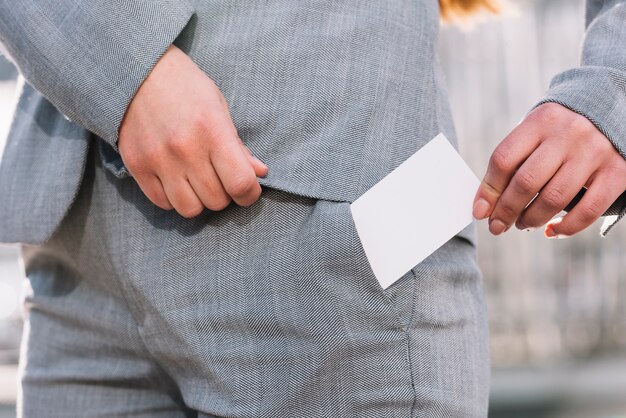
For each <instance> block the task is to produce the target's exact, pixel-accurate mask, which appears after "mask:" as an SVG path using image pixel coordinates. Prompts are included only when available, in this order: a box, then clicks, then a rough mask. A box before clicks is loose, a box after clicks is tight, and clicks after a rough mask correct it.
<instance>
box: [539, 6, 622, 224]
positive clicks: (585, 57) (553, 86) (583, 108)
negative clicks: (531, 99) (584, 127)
mask: <svg viewBox="0 0 626 418" xmlns="http://www.w3.org/2000/svg"><path fill="white" fill-rule="evenodd" d="M586 27H587V32H586V35H585V42H584V44H583V51H582V66H581V67H579V68H574V69H571V70H568V71H565V72H563V73H561V74H558V75H557V76H555V77H554V78H553V80H552V82H551V83H550V89H549V90H548V92H547V93H546V95H545V97H544V98H542V99H541V100H540V101H539V103H538V104H537V106H538V105H540V104H543V103H547V102H554V103H559V104H561V105H563V106H565V107H567V108H569V109H571V110H573V111H575V112H577V113H579V114H581V115H583V116H585V117H587V119H589V120H590V121H591V122H592V123H593V124H594V125H595V126H596V127H597V128H598V129H599V130H600V131H601V132H602V133H603V134H604V135H605V136H606V137H607V138H608V139H609V140H610V141H611V143H612V144H613V145H614V146H615V148H616V149H617V150H618V151H619V153H620V154H621V155H622V156H623V157H624V158H626V47H625V45H626V1H624V0H589V1H587V14H586ZM625 214H626V193H624V194H622V196H620V198H619V199H618V200H617V201H616V202H615V203H614V204H613V205H612V206H611V208H610V210H609V211H608V212H607V215H617V217H616V219H615V221H614V222H612V223H609V224H607V225H604V226H603V228H602V231H601V233H602V235H603V236H604V235H606V234H607V233H608V232H609V231H610V230H611V228H613V226H614V225H615V223H617V222H618V221H619V220H620V219H622V217H624V215H625Z"/></svg>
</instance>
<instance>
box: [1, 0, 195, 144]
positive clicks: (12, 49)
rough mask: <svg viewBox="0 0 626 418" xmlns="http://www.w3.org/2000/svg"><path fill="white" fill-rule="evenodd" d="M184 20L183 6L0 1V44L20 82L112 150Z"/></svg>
mask: <svg viewBox="0 0 626 418" xmlns="http://www.w3.org/2000/svg"><path fill="white" fill-rule="evenodd" d="M192 14H193V8H192V6H191V4H190V3H189V2H188V1H187V0H18V1H16V0H0V42H1V43H2V44H3V46H4V47H5V48H6V49H7V51H8V53H9V54H10V56H11V60H12V61H13V62H14V63H15V64H16V65H17V67H18V69H19V70H20V72H21V73H22V74H23V76H24V78H25V79H26V81H28V82H29V83H30V84H31V85H32V86H33V87H35V88H36V89H37V90H38V91H39V92H41V94H43V96H44V97H46V99H48V100H49V101H50V102H51V103H52V104H53V105H54V106H55V107H56V108H57V109H58V110H59V111H60V112H61V113H63V114H64V115H65V116H66V117H68V118H69V119H71V120H72V121H73V122H75V123H77V124H78V125H80V126H82V127H83V128H85V129H87V130H89V131H91V132H93V133H95V134H96V135H98V136H99V137H101V138H102V139H104V140H105V141H106V142H108V143H109V144H111V146H112V147H113V148H114V149H115V150H117V140H118V133H119V132H118V130H119V125H120V123H121V121H122V118H123V116H124V114H125V112H126V109H127V107H128V105H129V104H130V101H131V100H132V98H133V96H134V95H135V93H136V91H137V89H138V88H139V86H140V85H141V83H142V82H143V80H144V79H145V78H146V77H147V76H148V74H149V72H150V71H151V69H152V68H153V67H154V65H155V64H156V62H157V61H158V59H159V58H160V57H161V56H162V55H163V54H164V53H165V51H166V49H167V48H168V46H169V45H170V44H171V43H172V42H173V41H174V39H175V38H176V37H177V36H178V34H179V33H180V32H181V31H182V30H183V28H184V27H185V25H186V24H187V22H188V20H189V18H190V17H191V15H192Z"/></svg>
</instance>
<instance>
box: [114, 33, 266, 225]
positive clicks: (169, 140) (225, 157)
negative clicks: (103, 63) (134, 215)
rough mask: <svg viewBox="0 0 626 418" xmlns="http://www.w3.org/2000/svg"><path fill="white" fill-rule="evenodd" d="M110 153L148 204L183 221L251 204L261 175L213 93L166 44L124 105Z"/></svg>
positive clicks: (263, 167)
mask: <svg viewBox="0 0 626 418" xmlns="http://www.w3.org/2000/svg"><path fill="white" fill-rule="evenodd" d="M118 148H119V152H120V155H121V156H122V160H123V161H124V164H125V165H126V167H127V168H128V170H129V171H130V174H131V175H132V176H133V177H134V178H135V180H136V181H137V183H138V185H139V187H140V188H141V190H142V191H143V192H144V194H145V195H146V196H147V197H148V199H150V200H151V201H152V202H153V203H154V204H155V205H157V206H159V207H160V208H162V209H166V210H169V209H172V208H173V209H176V211H177V212H178V213H180V214H181V215H182V216H184V217H194V216H197V215H198V214H200V212H202V210H203V209H204V207H206V208H208V209H211V210H221V209H224V208H225V207H226V206H228V204H229V203H230V202H231V200H234V201H235V203H237V204H239V205H242V206H249V205H251V204H252V203H254V202H255V201H256V200H257V199H258V198H259V196H260V194H261V186H260V185H259V183H258V181H257V176H260V177H263V176H265V175H266V174H267V166H266V165H265V164H263V163H262V162H261V161H260V160H258V159H257V158H256V157H254V156H253V155H252V153H251V152H250V151H249V150H248V148H247V147H246V146H245V145H244V144H243V142H242V141H241V139H240V138H239V136H238V135H237V130H236V129H235V126H234V125H233V122H232V119H231V117H230V113H229V111H228V105H227V104H226V100H225V99H224V96H223V95H222V93H221V92H220V91H219V89H218V87H217V86H216V85H215V83H214V82H213V81H212V80H211V79H210V78H209V77H208V76H207V75H206V74H205V73H204V72H203V71H202V70H201V69H200V68H198V66H197V65H196V64H195V63H194V62H193V60H192V59H191V58H189V57H188V56H187V54H185V53H184V52H183V51H181V50H180V49H179V48H177V47H175V46H173V45H172V46H170V47H169V48H168V50H167V51H166V52H165V54H164V55H163V57H161V59H160V60H159V61H158V62H157V64H156V65H155V66H154V68H153V69H152V71H151V72H150V74H149V75H148V77H147V78H146V79H145V80H144V82H143V83H142V85H141V86H140V87H139V89H138V90H137V93H136V94H135V97H134V98H133V100H132V101H131V103H130V105H129V107H128V109H127V111H126V115H125V116H124V119H123V120H122V124H121V126H120V131H119V141H118Z"/></svg>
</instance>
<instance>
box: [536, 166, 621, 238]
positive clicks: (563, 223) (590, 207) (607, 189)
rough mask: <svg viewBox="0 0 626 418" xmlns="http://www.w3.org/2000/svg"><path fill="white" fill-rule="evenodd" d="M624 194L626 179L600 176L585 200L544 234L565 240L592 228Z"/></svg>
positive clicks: (589, 189) (594, 180) (552, 223)
mask: <svg viewBox="0 0 626 418" xmlns="http://www.w3.org/2000/svg"><path fill="white" fill-rule="evenodd" d="M623 192H624V179H623V178H617V177H615V176H611V175H609V174H598V175H597V176H596V177H595V178H594V179H593V181H592V182H591V185H590V186H589V188H588V189H587V191H586V192H585V195H584V196H583V198H582V199H581V200H580V202H578V204H576V206H574V208H573V209H572V210H571V211H570V212H569V213H568V214H567V215H565V216H564V217H563V218H561V219H560V220H556V221H555V222H550V223H548V225H547V226H546V228H545V231H544V234H545V236H546V237H548V238H564V237H568V236H571V235H574V234H577V233H578V232H580V231H582V230H583V229H585V228H587V227H588V226H590V225H591V224H592V223H594V222H595V221H596V220H597V219H598V218H599V217H600V216H602V214H603V213H604V212H605V211H606V210H607V209H608V208H609V207H610V206H611V204H612V203H613V202H614V201H615V200H616V199H617V198H618V197H619V196H620V195H621V194H622V193H623Z"/></svg>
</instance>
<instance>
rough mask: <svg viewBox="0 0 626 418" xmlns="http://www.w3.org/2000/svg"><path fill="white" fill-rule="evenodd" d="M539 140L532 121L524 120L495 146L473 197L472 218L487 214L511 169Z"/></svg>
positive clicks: (485, 216)
mask: <svg viewBox="0 0 626 418" xmlns="http://www.w3.org/2000/svg"><path fill="white" fill-rule="evenodd" d="M539 142H540V137H539V135H538V134H537V132H536V128H535V124H534V123H531V122H527V121H524V122H522V123H521V124H520V125H518V126H517V127H516V128H515V129H514V130H513V131H512V132H511V133H510V134H509V135H508V136H507V137H506V138H505V139H504V140H503V141H502V142H501V143H500V144H499V145H498V146H497V147H496V149H495V150H494V152H493V154H492V155H491V158H490V159H489V164H488V166H487V172H486V174H485V177H484V178H483V180H482V182H481V184H480V186H479V187H478V191H477V192H476V196H475V197H474V209H473V215H474V217H475V218H476V219H485V218H487V217H488V216H490V215H491V213H492V212H493V209H494V208H495V205H496V202H497V201H498V199H499V198H500V195H501V194H502V192H503V191H504V190H505V189H506V186H507V185H508V184H509V181H510V180H511V178H512V177H513V174H514V173H515V170H517V168H518V167H519V166H520V165H521V164H522V163H523V162H524V161H525V160H526V158H528V156H529V155H531V154H532V152H533V151H534V150H535V149H536V148H537V146H538V145H539Z"/></svg>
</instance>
